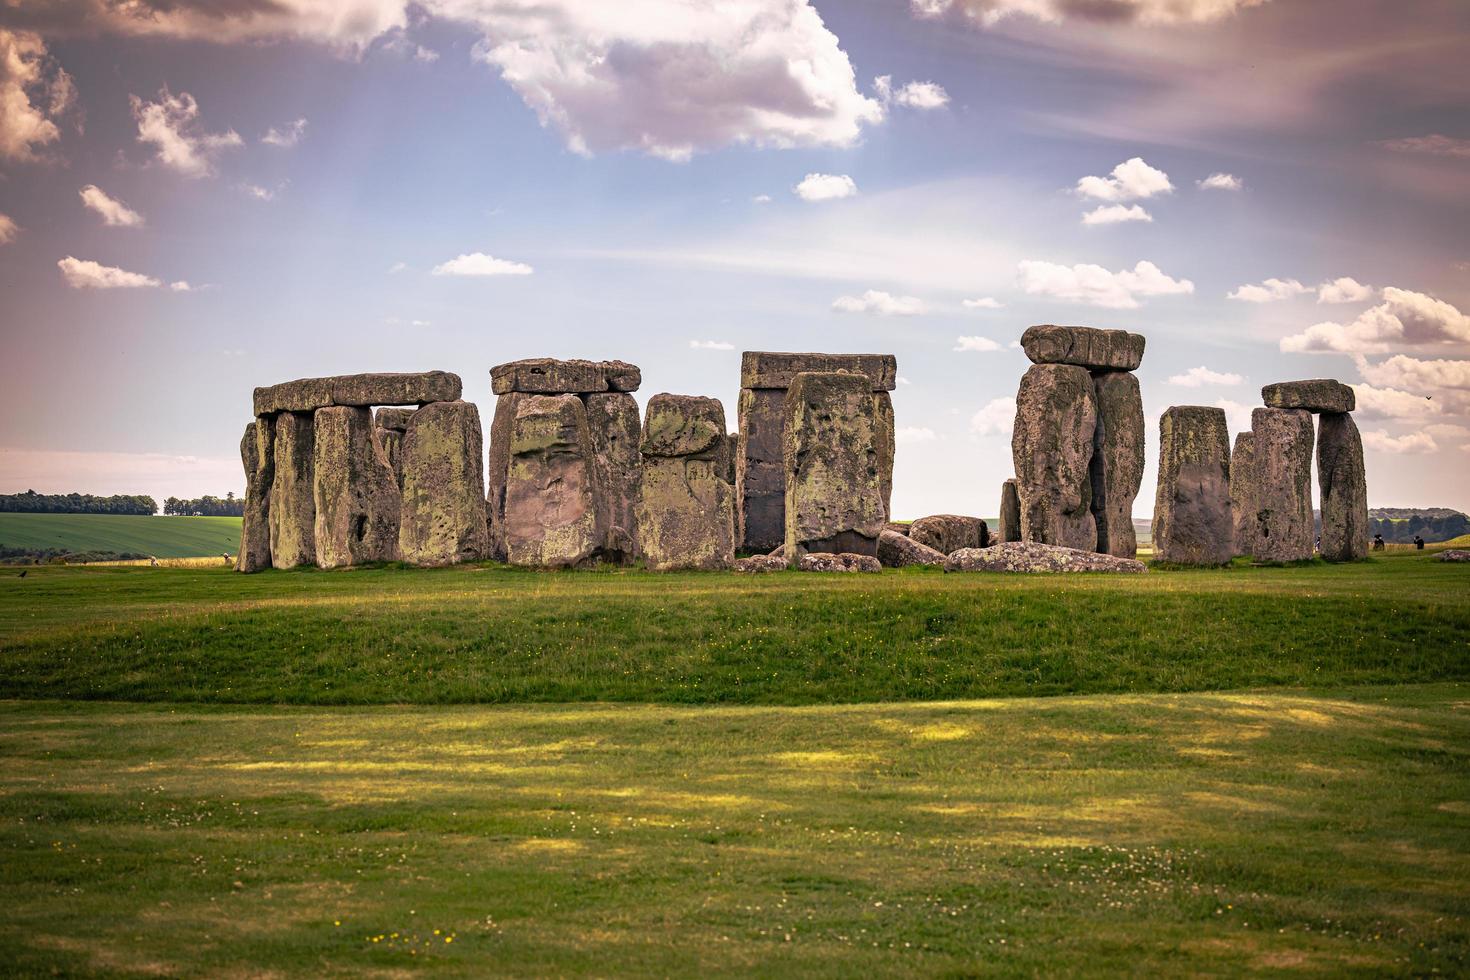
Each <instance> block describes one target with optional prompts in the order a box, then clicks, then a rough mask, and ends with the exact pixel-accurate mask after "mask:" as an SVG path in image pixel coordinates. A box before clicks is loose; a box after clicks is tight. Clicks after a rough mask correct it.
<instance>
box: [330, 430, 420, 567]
mask: <svg viewBox="0 0 1470 980" xmlns="http://www.w3.org/2000/svg"><path fill="white" fill-rule="evenodd" d="M312 429H313V433H314V442H315V446H314V457H313V464H312V470H313V473H312V480H313V482H312V495H313V501H314V503H315V506H316V523H315V534H316V563H317V565H318V566H320V567H321V568H344V567H347V566H349V565H364V564H367V563H369V562H376V561H393V560H394V559H395V558H397V557H398V514H399V507H400V498H399V491H398V479H397V477H395V476H394V474H393V467H392V466H391V465H389V463H388V460H387V458H386V457H385V456H384V455H383V450H382V448H381V447H380V446H379V445H378V442H377V440H376V439H374V438H373V416H372V412H371V411H370V410H369V409H367V408H349V407H346V406H330V407H328V408H319V409H317V410H316V415H315V417H314V419H313V420H312Z"/></svg>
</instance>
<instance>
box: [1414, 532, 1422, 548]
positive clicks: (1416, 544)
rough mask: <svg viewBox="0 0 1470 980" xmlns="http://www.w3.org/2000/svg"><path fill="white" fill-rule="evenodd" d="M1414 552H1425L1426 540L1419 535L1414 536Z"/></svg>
mask: <svg viewBox="0 0 1470 980" xmlns="http://www.w3.org/2000/svg"><path fill="white" fill-rule="evenodd" d="M1414 550H1415V551H1423V550H1424V539H1423V538H1422V537H1420V536H1419V535H1417V534H1416V535H1414Z"/></svg>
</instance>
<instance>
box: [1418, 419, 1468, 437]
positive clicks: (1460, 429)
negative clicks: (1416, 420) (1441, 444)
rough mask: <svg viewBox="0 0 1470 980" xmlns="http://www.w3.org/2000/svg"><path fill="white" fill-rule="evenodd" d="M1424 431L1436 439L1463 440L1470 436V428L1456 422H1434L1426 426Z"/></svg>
mask: <svg viewBox="0 0 1470 980" xmlns="http://www.w3.org/2000/svg"><path fill="white" fill-rule="evenodd" d="M1424 431H1425V432H1427V433H1428V434H1429V435H1430V436H1432V437H1433V438H1435V439H1463V438H1464V437H1465V436H1470V426H1465V425H1459V424H1457V423H1454V422H1434V423H1431V424H1430V425H1426V426H1425V427H1424Z"/></svg>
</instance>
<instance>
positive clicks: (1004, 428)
mask: <svg viewBox="0 0 1470 980" xmlns="http://www.w3.org/2000/svg"><path fill="white" fill-rule="evenodd" d="M1015 425H1016V399H1015V398H1013V397H1011V396H1009V395H1007V396H1006V397H1004V398H993V399H991V400H990V401H989V402H986V404H985V407H984V408H982V409H980V411H978V412H976V413H975V414H974V415H972V416H970V431H971V432H973V433H975V435H977V436H1008V435H1010V434H1011V430H1012V429H1013V428H1015Z"/></svg>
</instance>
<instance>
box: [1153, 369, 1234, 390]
mask: <svg viewBox="0 0 1470 980" xmlns="http://www.w3.org/2000/svg"><path fill="white" fill-rule="evenodd" d="M1164 384H1166V385H1174V386H1176V387H1179V388H1203V387H1204V386H1205V385H1239V384H1245V379H1244V378H1242V377H1241V376H1240V375H1238V374H1231V373H1223V372H1220V371H1212V370H1210V369H1209V368H1207V367H1192V368H1190V369H1189V370H1188V371H1185V372H1184V373H1183V374H1176V375H1174V376H1173V377H1171V378H1169V379H1168V380H1167V381H1165V382H1164Z"/></svg>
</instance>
